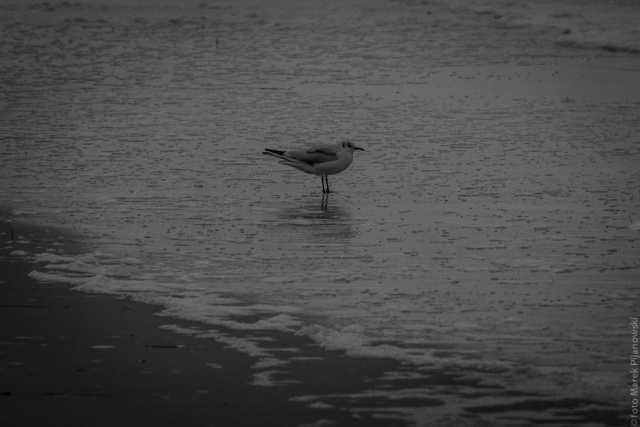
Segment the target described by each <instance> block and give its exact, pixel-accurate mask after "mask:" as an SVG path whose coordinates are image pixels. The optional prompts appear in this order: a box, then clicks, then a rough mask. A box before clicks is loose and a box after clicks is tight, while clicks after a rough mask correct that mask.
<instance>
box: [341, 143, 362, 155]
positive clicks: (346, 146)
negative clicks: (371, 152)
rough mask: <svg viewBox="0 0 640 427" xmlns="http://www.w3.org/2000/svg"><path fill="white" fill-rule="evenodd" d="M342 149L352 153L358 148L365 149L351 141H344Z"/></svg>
mask: <svg viewBox="0 0 640 427" xmlns="http://www.w3.org/2000/svg"><path fill="white" fill-rule="evenodd" d="M341 144H342V149H343V150H349V151H351V152H352V153H353V152H354V151H356V150H360V151H364V148H360V147H358V146H356V145H355V144H354V143H353V142H351V141H342V143H341Z"/></svg>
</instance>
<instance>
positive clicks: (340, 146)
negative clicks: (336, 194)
mask: <svg viewBox="0 0 640 427" xmlns="http://www.w3.org/2000/svg"><path fill="white" fill-rule="evenodd" d="M356 150H360V151H364V148H360V147H357V146H356V145H355V144H353V143H352V142H349V141H343V142H338V143H337V144H330V145H315V146H313V147H311V148H309V149H308V150H307V151H294V150H290V151H280V150H272V149H270V148H265V150H264V151H263V152H262V154H267V155H269V156H273V157H275V158H277V159H280V163H282V164H283V165H287V166H291V167H292V168H296V169H300V170H301V171H302V172H306V173H310V174H312V175H320V176H321V179H322V193H323V194H327V193H330V191H329V180H328V179H327V175H335V174H337V173H340V172H342V171H343V170H345V169H346V168H348V167H349V165H350V164H351V162H353V152H354V151H356ZM325 182H326V183H327V186H326V189H325V185H324V184H325Z"/></svg>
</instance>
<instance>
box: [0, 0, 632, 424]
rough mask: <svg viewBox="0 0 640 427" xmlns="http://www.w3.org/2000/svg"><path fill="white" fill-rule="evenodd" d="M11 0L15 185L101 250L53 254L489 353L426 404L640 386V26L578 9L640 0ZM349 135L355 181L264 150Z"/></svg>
mask: <svg viewBox="0 0 640 427" xmlns="http://www.w3.org/2000/svg"><path fill="white" fill-rule="evenodd" d="M0 4H1V7H2V8H3V9H4V10H3V12H4V13H3V14H2V18H0V20H1V21H0V22H1V25H2V27H1V28H2V32H3V37H2V40H1V41H0V52H2V55H3V62H2V65H0V67H2V68H1V69H2V84H3V92H4V96H3V97H2V98H1V100H0V105H1V107H2V110H3V115H2V118H1V119H0V120H2V127H1V130H0V132H1V135H2V148H1V153H0V154H1V155H2V172H1V173H0V180H1V184H2V186H1V190H0V194H1V195H2V197H3V200H5V202H6V203H8V204H9V205H10V206H12V207H13V208H14V209H15V211H16V213H18V214H19V215H21V216H24V217H29V218H34V217H35V218H36V219H39V220H40V221H46V222H49V223H52V224H57V225H65V226H72V227H74V228H77V229H79V230H82V231H84V232H86V233H88V234H89V235H90V236H91V237H92V245H93V246H94V247H95V249H96V252H93V253H90V254H87V255H83V256H81V257H78V258H69V257H64V256H63V255H62V256H61V254H50V253H49V254H42V255H41V256H40V257H39V258H40V259H45V260H49V261H50V262H51V268H48V269H43V270H40V271H38V272H36V273H34V276H36V277H38V278H41V279H42V280H65V281H69V280H71V281H73V282H74V283H77V284H78V286H79V288H80V289H83V290H86V291H91V292H94V291H95V292H113V293H117V294H126V295H129V296H131V297H132V298H136V299H139V300H142V301H148V302H154V303H160V304H162V305H164V306H165V307H166V308H167V309H166V312H165V314H167V315H170V316H177V317H182V318H189V319H196V320H201V321H203V322H206V323H209V324H213V325H225V326H231V327H236V328H243V329H260V328H265V329H269V328H271V329H278V330H284V331H289V332H291V333H297V334H301V335H307V336H310V337H311V338H313V339H314V340H316V341H317V342H318V343H320V344H322V345H324V346H326V347H328V348H340V349H344V350H347V351H348V353H349V354H352V355H368V356H376V357H390V358H395V359H398V360H402V361H405V362H407V363H409V364H411V365H412V366H415V371H414V372H415V375H416V378H420V377H421V376H424V375H428V373H430V372H432V370H433V369H434V367H436V368H438V369H439V370H441V371H443V372H451V371H454V372H456V373H460V372H462V373H464V375H466V376H467V377H468V378H470V379H473V384H475V385H474V386H469V387H468V388H464V387H459V388H455V387H437V388H435V389H433V388H430V389H426V388H424V386H422V387H416V388H415V389H412V390H407V391H405V392H404V394H403V395H402V396H398V395H394V394H393V393H391V392H389V393H388V395H389V396H388V397H389V399H390V400H392V401H393V400H394V399H400V398H401V397H402V398H407V396H408V395H410V397H412V398H415V399H423V400H424V401H425V402H426V401H429V399H431V398H435V397H437V399H439V400H441V401H443V402H445V403H444V406H442V407H439V409H437V410H436V409H434V408H433V407H427V406H429V405H425V407H424V408H422V407H420V405H416V404H415V400H412V402H414V403H412V405H408V406H407V407H404V408H400V407H399V408H398V409H397V411H399V412H400V413H403V414H405V415H406V416H407V417H410V418H411V419H413V420H415V422H416V423H418V424H421V423H423V422H424V421H423V420H424V418H425V417H428V419H430V420H431V421H432V422H436V423H437V422H440V423H441V424H442V425H448V424H447V423H450V422H453V421H452V420H454V421H456V422H460V421H461V420H462V419H464V418H465V417H466V416H469V414H474V415H473V416H474V420H476V422H477V420H481V421H482V422H496V423H505V424H506V425H514V424H513V423H514V422H518V423H521V424H522V425H528V423H534V422H537V421H541V420H546V421H549V420H552V421H553V422H556V423H558V424H557V425H560V424H562V423H571V422H575V423H578V422H580V423H582V422H583V421H584V418H585V417H586V418H589V416H587V415H584V414H586V413H588V412H589V410H591V409H593V408H596V409H601V410H603V411H606V410H615V411H622V410H623V409H621V408H627V402H628V394H627V393H628V388H627V385H628V384H627V383H628V379H629V378H628V375H627V371H628V369H627V367H628V352H629V347H630V338H629V334H628V323H629V318H631V317H637V314H638V313H637V306H638V302H639V296H640V283H639V281H638V255H639V251H638V241H639V236H638V233H637V226H636V227H635V228H634V226H633V224H637V222H638V220H640V205H639V202H638V199H637V194H638V190H639V188H638V186H639V185H638V183H639V182H640V179H639V178H640V177H639V173H640V172H639V171H638V168H637V160H638V155H639V154H640V141H638V137H637V135H638V134H639V131H640V122H638V120H637V118H638V112H639V110H640V87H639V86H638V85H637V81H638V76H639V75H640V59H638V57H637V56H636V55H634V54H632V53H629V52H630V51H633V49H632V48H629V46H634V44H633V41H632V42H629V41H628V40H629V37H633V35H634V34H636V35H637V33H634V31H635V27H630V29H629V30H628V31H626V32H622V31H619V32H618V33H616V34H623V33H624V37H622V36H621V38H619V39H615V38H614V36H612V35H611V34H612V32H611V31H608V32H607V31H602V32H601V34H605V33H606V37H605V36H602V37H601V38H600V40H601V41H603V43H608V44H609V47H610V45H611V44H612V43H614V44H615V43H618V44H616V46H620V48H619V49H610V48H608V49H602V47H603V46H600V45H599V44H597V43H596V44H594V43H592V42H591V41H585V40H587V39H586V38H582V39H580V38H579V37H578V36H576V34H587V33H588V34H591V35H593V37H596V36H597V33H596V32H588V31H586V30H585V28H587V29H588V28H591V27H593V26H594V24H593V19H594V18H593V17H594V16H600V17H601V18H600V21H598V22H597V24H598V25H597V27H598V28H600V29H602V28H605V29H612V28H614V27H615V26H618V27H619V29H623V28H624V26H621V25H620V24H619V22H620V21H616V19H617V18H620V17H621V16H624V17H625V19H628V18H629V17H633V16H635V15H633V14H634V13H636V14H638V13H639V12H638V10H637V7H634V5H633V4H632V3H620V4H611V3H610V5H612V6H611V7H610V9H608V12H607V14H602V10H601V9H600V6H598V4H597V3H596V2H576V3H573V2H565V3H562V5H561V6H562V7H561V8H560V9H562V10H560V9H558V7H557V5H556V6H550V5H546V3H540V4H538V3H537V2H532V3H529V4H528V6H526V7H525V6H522V7H517V6H514V5H509V6H504V5H501V4H499V3H496V2H490V1H487V2H483V3H480V2H478V3H474V4H472V5H470V4H462V3H461V4H459V5H456V6H452V5H451V4H450V3H446V4H444V3H443V4H441V3H438V2H429V3H428V4H423V3H418V2H388V1H366V2H365V1H355V0H354V1H349V2H335V3H334V2H328V3H317V2H306V1H303V2H300V1H296V2H293V1H292V2H287V1H279V3H278V5H279V6H280V7H277V8H276V7H269V6H268V5H265V4H264V2H250V1H243V2H237V1H234V2H219V3H215V4H205V3H201V2H194V3H183V2H181V3H180V6H177V5H176V4H174V2H170V1H165V2H163V3H162V5H164V6H162V7H157V6H158V4H157V2H154V3H153V5H154V7H150V4H151V3H145V2H138V3H136V4H135V5H131V3H122V4H118V3H108V4H107V3H105V4H103V3H101V2H82V3H73V4H62V3H61V4H57V5H56V4H54V5H53V6H48V7H47V6H44V5H43V4H34V5H32V6H26V5H23V4H22V3H19V2H6V1H5V2H2V3H0ZM269 5H271V3H270V4H269ZM543 5H546V6H545V7H548V8H547V9H545V8H544V7H543ZM501 7H502V8H504V7H508V8H509V14H505V13H504V11H503V9H501ZM576 7H579V12H576V9H575V8H576ZM49 9H52V10H49ZM531 11H535V13H533V12H531ZM529 12H531V13H529ZM514 16H515V17H519V18H518V19H520V21H518V22H519V24H518V25H515V24H514V22H515V19H516V18H514ZM523 16H526V17H528V19H526V20H524V21H523V20H522V17H523ZM545 16H546V17H549V16H551V17H555V18H554V19H560V18H562V19H563V22H564V23H565V25H569V24H567V22H569V23H570V25H571V28H572V29H580V31H582V32H580V31H578V30H572V31H571V32H569V33H568V34H564V32H563V31H564V30H563V31H559V29H560V28H562V26H558V25H556V24H557V22H555V21H554V20H549V19H547V20H543V19H542V18H540V17H545ZM505 17H506V18H505ZM534 17H535V19H533V18H534ZM525 21H526V22H525ZM551 21H553V22H551ZM614 22H615V23H616V24H614ZM590 25H591V27H589V26H590ZM552 28H555V29H552ZM583 30H584V31H583ZM594 34H596V35H594ZM598 34H600V33H598ZM569 35H573V36H572V37H573V39H575V40H578V39H580V40H582V41H584V43H577V42H576V43H573V42H572V43H567V42H566V39H567V37H568V36H569ZM623 38H624V40H623ZM216 40H217V43H216ZM589 40H591V39H589ZM612 40H613V41H612ZM576 46H578V47H576ZM612 50H617V52H611V51H612ZM343 138H349V139H351V140H353V141H354V142H356V143H357V144H358V145H360V146H363V147H364V148H365V149H366V150H367V151H366V152H357V153H356V156H355V157H356V158H355V161H354V163H353V165H352V166H351V167H350V168H349V169H348V170H347V171H345V172H344V173H342V174H340V175H337V176H334V177H330V181H331V188H332V190H333V191H334V193H332V194H330V195H327V196H323V195H322V194H321V190H320V189H321V184H320V182H319V181H320V180H319V179H318V178H317V177H314V176H310V175H304V174H302V173H300V172H299V171H296V170H292V169H289V168H286V167H285V166H282V165H279V164H277V163H276V162H274V161H273V159H271V158H268V157H267V156H263V155H261V150H262V148H264V147H272V148H288V147H299V146H304V145H307V144H314V143H324V142H333V141H336V140H339V139H343ZM15 225H16V227H18V229H19V224H15ZM239 300H242V301H243V304H238V303H237V302H238V301H239ZM243 315H251V316H250V317H247V318H245V319H244V320H246V319H252V320H251V322H247V321H244V322H243V317H242V316H243ZM254 315H258V316H259V317H260V318H261V319H262V320H261V321H260V322H258V323H255V322H254V321H255V316H254ZM168 322H170V320H168ZM182 332H188V331H182ZM192 332H193V331H192ZM193 333H195V332H193ZM236 347H238V348H244V349H245V350H246V351H249V352H251V351H252V350H250V348H253V347H251V346H244V347H243V346H242V345H240V344H238V345H237V346H236ZM248 349H249V350H248ZM259 354H260V352H259V351H257V352H256V353H255V355H256V357H259ZM390 375H391V374H390ZM398 375H400V374H398ZM402 375H406V373H404V374H402ZM478 381H479V383H478ZM478 384H483V386H482V387H480V386H478ZM371 393H374V391H371ZM472 395H473V396H474V398H473V399H470V398H469V396H472ZM302 398H304V397H301V399H302ZM307 398H309V399H310V400H311V401H321V400H322V398H321V397H307ZM325 398H326V397H325ZM572 399H573V400H572ZM532 400H537V401H544V402H546V403H545V405H547V406H545V405H542V406H544V408H545V410H543V411H542V412H541V414H538V413H537V412H536V411H535V408H537V407H536V406H535V405H532V404H531V402H532ZM567 401H575V402H581V401H589V402H591V404H590V405H591V406H588V407H587V409H585V408H582V409H580V408H579V405H578V404H576V403H566V402H567ZM552 402H565V403H562V404H566V405H568V406H569V407H570V408H571V410H570V411H569V413H570V417H574V418H575V420H574V418H571V419H568V418H567V416H566V414H565V413H564V412H563V409H561V406H562V404H557V403H552ZM523 405H524V406H523ZM527 405H529V406H527ZM521 406H523V407H521ZM478 408H485V410H482V409H478ZM492 408H493V409H492ZM528 408H533V409H528ZM624 410H626V409H624ZM603 413H606V414H609V415H608V416H609V417H610V416H611V415H610V414H611V413H609V412H603ZM620 413H622V412H620ZM581 414H582V415H581ZM581 416H582V417H583V418H580V417H581ZM576 417H577V418H576ZM434 420H435V421H434ZM438 420H441V421H438ZM572 420H573V421H572ZM618 421H619V420H618ZM598 422H600V421H594V422H593V423H594V425H597V424H598ZM614 422H617V421H616V420H614ZM552 425H553V424H552Z"/></svg>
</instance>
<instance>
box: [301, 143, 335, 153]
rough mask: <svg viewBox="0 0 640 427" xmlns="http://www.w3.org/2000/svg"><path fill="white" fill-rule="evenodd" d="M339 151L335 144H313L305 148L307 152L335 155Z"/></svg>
mask: <svg viewBox="0 0 640 427" xmlns="http://www.w3.org/2000/svg"><path fill="white" fill-rule="evenodd" d="M338 151H340V147H339V145H337V144H331V145H314V146H313V147H311V148H309V149H308V150H307V153H324V154H329V155H336V154H338Z"/></svg>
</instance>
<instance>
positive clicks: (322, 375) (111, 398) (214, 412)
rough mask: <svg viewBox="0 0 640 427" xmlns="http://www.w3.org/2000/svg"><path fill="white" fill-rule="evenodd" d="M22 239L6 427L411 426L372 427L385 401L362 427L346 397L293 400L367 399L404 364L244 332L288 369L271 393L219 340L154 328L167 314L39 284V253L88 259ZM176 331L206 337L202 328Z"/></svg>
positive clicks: (71, 241) (46, 234) (5, 330)
mask: <svg viewBox="0 0 640 427" xmlns="http://www.w3.org/2000/svg"><path fill="white" fill-rule="evenodd" d="M3 220H6V217H4V216H3ZM4 225H5V227H4V228H3V230H5V232H4V233H3V237H5V238H6V237H7V236H8V235H9V234H10V233H9V232H7V231H8V230H9V229H8V227H7V226H6V224H4ZM12 228H13V229H17V230H20V233H18V232H16V236H15V237H16V239H15V240H4V239H3V247H2V254H1V255H0V257H1V258H0V260H1V261H2V278H1V280H0V285H1V286H0V295H1V296H2V306H1V310H2V312H1V313H2V315H1V317H2V323H3V327H2V332H1V333H2V335H1V337H0V343H1V346H2V347H1V348H0V363H1V364H2V367H1V369H2V370H1V372H2V385H1V389H0V396H1V398H2V400H1V401H0V404H1V407H2V417H1V419H2V421H3V423H7V424H13V425H18V424H19V425H25V426H26V425H33V426H35V425H44V424H47V423H49V422H51V420H55V422H56V423H62V424H65V425H69V426H81V425H83V426H86V425H92V426H112V425H115V424H117V425H123V426H140V425H154V426H165V425H166V426H175V425H178V424H181V425H193V426H197V425H200V426H219V425H247V426H288V425H319V424H316V423H317V422H319V421H324V422H325V423H331V424H336V425H367V426H369V425H381V426H386V425H405V423H404V422H403V421H402V420H401V419H400V418H398V417H394V416H392V415H390V416H389V417H388V418H386V417H385V418H383V419H382V420H380V419H376V418H375V417H372V416H371V412H372V411H383V408H377V409H375V403H376V401H375V399H372V401H371V405H372V408H371V409H370V410H369V411H366V410H364V409H362V410H361V412H358V415H357V416H354V415H355V414H353V413H352V412H351V411H350V410H349V402H348V401H347V399H340V398H338V397H336V399H335V400H336V402H337V404H335V405H331V406H329V405H326V406H310V405H308V404H307V402H306V401H304V400H298V401H296V400H295V399H294V398H295V397H296V396H300V393H301V391H303V392H304V393H307V394H315V393H320V394H326V393H327V392H330V393H332V394H338V393H357V392H358V391H360V389H361V388H362V387H364V386H367V385H368V383H369V382H370V381H374V380H379V379H380V378H379V377H380V376H382V375H383V373H384V372H385V371H386V370H389V369H394V368H397V367H398V366H397V365H398V364H397V363H394V362H393V361H384V360H377V359H373V360H372V359H369V360H366V359H364V360H363V359H352V358H348V357H345V356H344V354H341V352H337V351H334V352H328V351H323V350H321V349H320V348H317V346H314V345H312V344H313V343H312V342H311V341H310V340H308V339H304V338H296V337H294V336H292V335H285V334H278V333H270V334H262V333H255V334H252V333H248V334H247V333H245V334H242V333H240V334H239V333H238V332H237V331H236V332H235V333H234V334H235V335H244V336H245V338H247V339H250V338H252V339H256V340H262V341H269V340H271V341H273V342H272V343H271V344H270V345H269V344H267V346H266V347H267V348H268V349H269V351H270V352H272V353H273V354H274V355H279V358H280V360H281V364H280V365H287V366H286V368H285V367H283V366H280V369H279V370H278V371H277V372H276V371H272V372H271V373H272V375H273V376H274V378H273V381H278V382H282V384H283V385H284V384H286V387H279V388H277V389H276V391H275V392H274V390H273V388H272V387H269V386H268V384H266V383H265V384H262V383H261V377H260V376H259V375H258V373H259V372H261V371H260V369H259V367H258V366H256V365H257V363H256V360H255V359H253V358H251V357H249V356H247V355H244V354H243V353H241V352H239V351H237V350H233V349H231V348H230V347H229V346H225V345H224V344H220V343H218V342H216V341H215V340H212V339H198V338H195V337H191V336H188V335H185V334H178V333H176V332H174V331H171V330H167V329H163V328H162V327H163V326H166V324H167V320H166V319H165V318H161V317H158V316H155V314H156V313H157V312H159V311H160V307H156V306H152V305H148V304H141V303H136V302H134V301H130V300H127V299H123V298H113V297H109V296H103V295H96V294H85V293H82V292H77V291H73V290H71V289H70V286H64V285H61V284H59V283H55V284H52V283H46V282H36V281H35V280H33V279H30V278H29V277H28V273H29V272H31V271H33V269H34V268H38V264H34V263H33V259H32V257H31V255H32V254H33V253H37V252H40V251H43V250H44V251H51V252H65V251H69V252H70V253H76V254H77V253H81V252H82V250H83V245H84V244H83V239H82V236H78V235H73V234H71V235H69V233H65V232H64V230H56V229H52V228H50V227H39V226H33V225H31V224H24V223H17V224H14V225H13V227H12ZM65 234H66V235H65ZM84 243H86V242H84ZM65 253H66V252H65ZM172 325H174V326H178V325H179V326H180V327H182V328H185V329H187V328H190V329H192V330H193V329H198V330H199V331H200V332H202V333H206V328H204V325H202V324H196V323H193V322H184V321H181V322H180V321H179V322H177V323H172ZM217 331H218V332H219V331H220V330H219V329H218V330H217ZM228 332H233V331H228ZM264 355H266V353H265V354H263V356H264ZM320 425H321V424H320Z"/></svg>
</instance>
